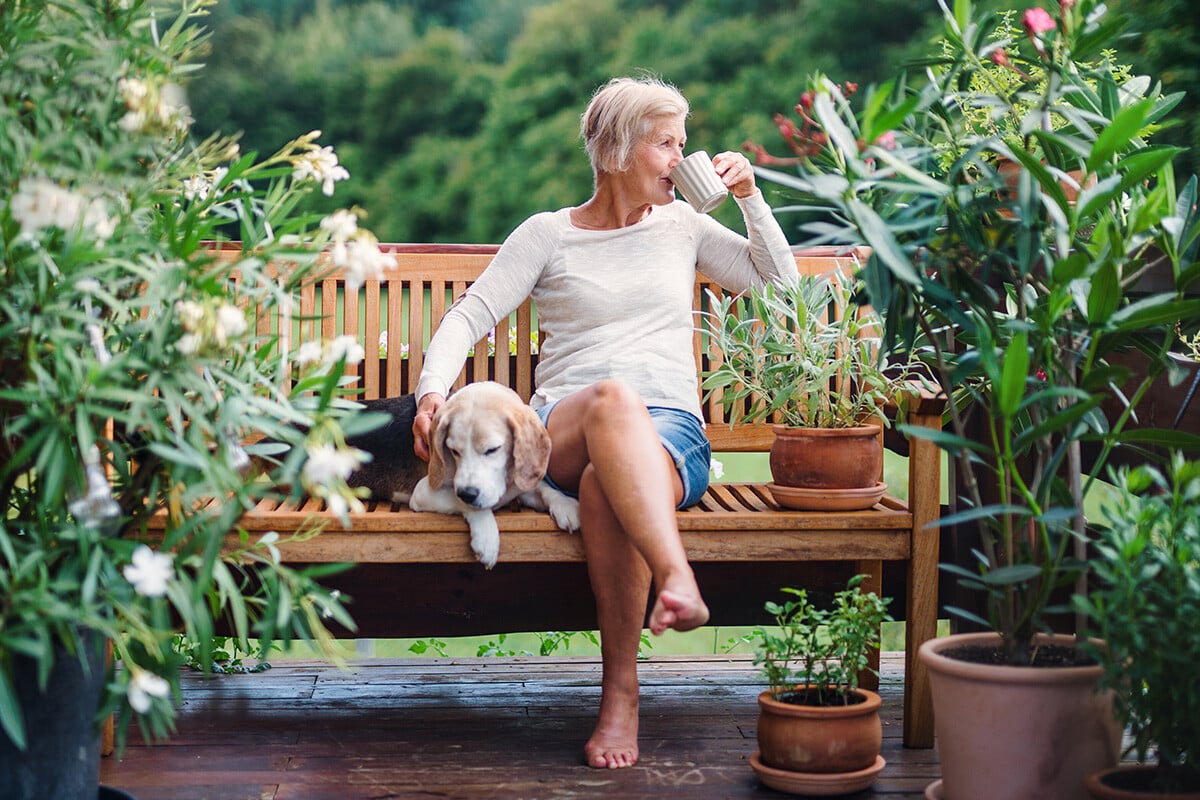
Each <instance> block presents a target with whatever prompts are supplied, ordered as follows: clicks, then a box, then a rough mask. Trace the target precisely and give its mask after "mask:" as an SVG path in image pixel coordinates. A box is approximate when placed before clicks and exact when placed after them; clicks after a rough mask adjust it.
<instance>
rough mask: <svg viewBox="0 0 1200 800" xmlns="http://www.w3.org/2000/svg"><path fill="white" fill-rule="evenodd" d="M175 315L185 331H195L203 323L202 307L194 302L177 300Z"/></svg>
mask: <svg viewBox="0 0 1200 800" xmlns="http://www.w3.org/2000/svg"><path fill="white" fill-rule="evenodd" d="M175 313H176V314H177V315H178V316H179V324H180V325H182V326H183V329H184V330H185V331H196V330H198V329H199V328H200V324H201V323H202V322H204V306H202V305H200V304H199V303H197V302H196V301H195V300H179V301H178V302H176V303H175Z"/></svg>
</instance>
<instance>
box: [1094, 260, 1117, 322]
mask: <svg viewBox="0 0 1200 800" xmlns="http://www.w3.org/2000/svg"><path fill="white" fill-rule="evenodd" d="M1122 295H1123V293H1122V291H1121V276H1120V275H1118V274H1117V265H1116V263H1115V262H1114V261H1112V260H1111V259H1107V260H1105V261H1104V262H1103V263H1102V264H1100V268H1099V269H1098V270H1097V271H1096V273H1095V274H1094V275H1092V287H1091V291H1090V292H1088V321H1089V322H1091V323H1092V324H1093V325H1096V326H1100V325H1103V324H1104V323H1106V322H1108V320H1109V319H1111V318H1112V315H1113V312H1115V311H1116V310H1117V306H1118V305H1120V303H1121V298H1122Z"/></svg>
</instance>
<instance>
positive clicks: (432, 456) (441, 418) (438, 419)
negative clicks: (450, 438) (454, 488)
mask: <svg viewBox="0 0 1200 800" xmlns="http://www.w3.org/2000/svg"><path fill="white" fill-rule="evenodd" d="M447 405H448V404H446V403H443V404H442V405H441V406H439V407H438V410H437V411H435V412H434V413H433V423H432V427H433V430H432V431H431V432H430V434H429V486H430V487H431V488H433V489H441V488H442V487H444V486H447V485H449V484H450V483H451V482H452V481H453V480H454V470H455V464H454V456H453V455H452V454H451V453H450V451H449V450H447V449H446V434H447V433H448V432H449V431H450V420H451V418H452V417H453V416H454V411H453V409H452V408H451V409H448V408H447Z"/></svg>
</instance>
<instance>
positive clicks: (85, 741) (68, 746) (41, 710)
mask: <svg viewBox="0 0 1200 800" xmlns="http://www.w3.org/2000/svg"><path fill="white" fill-rule="evenodd" d="M84 641H85V642H86V650H87V664H88V666H87V668H86V669H85V667H84V664H83V662H81V661H80V659H79V656H78V655H71V654H69V653H67V652H66V651H64V650H61V649H60V650H59V652H58V653H57V654H56V657H55V659H54V668H53V669H52V670H51V671H50V677H49V681H48V682H47V684H46V689H45V691H44V692H43V691H39V689H38V683H37V662H36V661H34V660H33V659H30V658H26V657H23V656H17V657H14V658H13V684H14V689H15V692H16V696H17V701H18V704H19V705H20V707H21V710H22V712H23V714H24V717H25V733H26V741H27V747H26V749H25V750H24V751H22V750H20V749H19V748H17V746H16V745H15V744H13V742H12V741H11V740H10V739H9V738H8V736H7V735H5V734H4V733H2V732H0V787H3V796H4V800H87V798H91V797H97V791H98V790H99V787H100V741H99V731H98V729H97V726H96V724H95V717H96V711H97V709H98V708H99V705H100V692H101V691H102V689H103V688H104V680H105V671H106V665H105V662H104V652H103V644H102V642H101V641H100V639H99V637H97V636H93V635H92V634H90V633H85V634H84ZM100 796H101V797H104V795H103V793H101V794H100ZM113 797H114V798H121V797H123V795H115V796H113Z"/></svg>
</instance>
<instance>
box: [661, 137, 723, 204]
mask: <svg viewBox="0 0 1200 800" xmlns="http://www.w3.org/2000/svg"><path fill="white" fill-rule="evenodd" d="M671 182H672V183H674V184H675V188H676V189H678V190H679V193H680V194H682V195H683V199H684V200H686V201H688V204H689V205H691V207H692V208H694V209H696V210H697V211H699V212H700V213H701V214H707V213H708V212H710V211H712V210H713V209H714V208H716V207H717V206H719V205H721V201H723V200H724V199H725V196H726V195H728V194H729V190H728V189H726V188H725V184H723V183H721V178H720V176H718V175H717V170H716V168H715V167H713V163H712V159H711V158H709V157H708V153H706V152H704V151H703V150H697V151H696V152H694V153H692V154H691V155H689V156H687V158H685V159H683V161H680V162H679V163H678V164H676V165H675V169H673V170H671Z"/></svg>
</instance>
